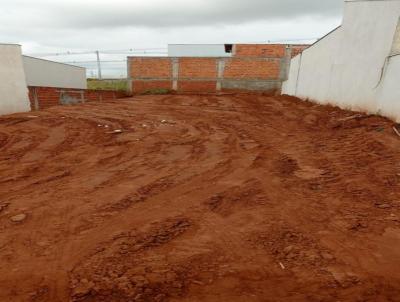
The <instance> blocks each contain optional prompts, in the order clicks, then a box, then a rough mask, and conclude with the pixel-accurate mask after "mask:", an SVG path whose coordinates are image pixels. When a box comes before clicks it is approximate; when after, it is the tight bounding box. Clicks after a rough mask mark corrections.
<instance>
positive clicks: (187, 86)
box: [178, 80, 217, 92]
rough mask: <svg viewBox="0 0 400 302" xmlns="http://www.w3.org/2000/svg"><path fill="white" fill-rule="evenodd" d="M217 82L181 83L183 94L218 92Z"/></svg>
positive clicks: (179, 85) (180, 89)
mask: <svg viewBox="0 0 400 302" xmlns="http://www.w3.org/2000/svg"><path fill="white" fill-rule="evenodd" d="M216 87H217V81H183V80H182V81H179V83H178V91H181V92H199V91H200V92H216V90H217V89H216Z"/></svg>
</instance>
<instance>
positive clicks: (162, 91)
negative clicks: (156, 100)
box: [143, 88, 171, 94]
mask: <svg viewBox="0 0 400 302" xmlns="http://www.w3.org/2000/svg"><path fill="white" fill-rule="evenodd" d="M170 93H171V90H169V89H164V88H154V89H149V90H147V91H145V92H144V93H143V94H170Z"/></svg>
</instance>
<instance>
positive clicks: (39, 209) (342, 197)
mask: <svg viewBox="0 0 400 302" xmlns="http://www.w3.org/2000/svg"><path fill="white" fill-rule="evenodd" d="M353 115H354V113H352V112H347V111H342V110H339V109H337V108H333V107H326V106H318V105H313V104H311V103H307V102H302V101H299V100H296V99H291V98H289V97H268V96H260V95H251V94H248V95H246V94H243V95H241V94H240V95H239V94H237V95H223V96H190V95H185V96H140V97H136V98H133V99H126V100H120V101H115V102H105V103H91V104H90V103H89V104H84V105H77V106H70V107H68V106H65V107H61V106H60V107H54V108H51V109H48V110H46V111H40V112H35V113H28V114H15V115H10V116H4V117H0V147H1V149H0V151H1V152H0V264H1V265H0V301H1V302H5V301H12V302H15V301H40V302H43V301H52V302H53V301H73V302H78V301H84V302H89V301H90V302H94V301H107V302H114V301H400V187H399V183H400V163H399V161H400V151H399V150H400V149H399V148H400V138H399V137H398V136H396V135H395V134H394V132H393V129H392V126H393V124H392V123H391V122H390V121H388V120H386V119H383V118H380V117H375V116H369V117H367V116H357V117H354V116H353ZM348 117H350V118H348ZM119 130H122V131H119Z"/></svg>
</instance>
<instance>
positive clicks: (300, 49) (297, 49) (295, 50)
mask: <svg viewBox="0 0 400 302" xmlns="http://www.w3.org/2000/svg"><path fill="white" fill-rule="evenodd" d="M308 47H309V45H293V46H292V58H293V57H295V56H297V55H298V54H300V53H302V52H303V50H304V49H306V48H308Z"/></svg>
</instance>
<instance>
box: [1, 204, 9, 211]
mask: <svg viewBox="0 0 400 302" xmlns="http://www.w3.org/2000/svg"><path fill="white" fill-rule="evenodd" d="M9 205H10V204H9V203H5V202H3V203H0V213H1V212H2V211H3V210H5V209H6V208H8V206H9Z"/></svg>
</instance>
